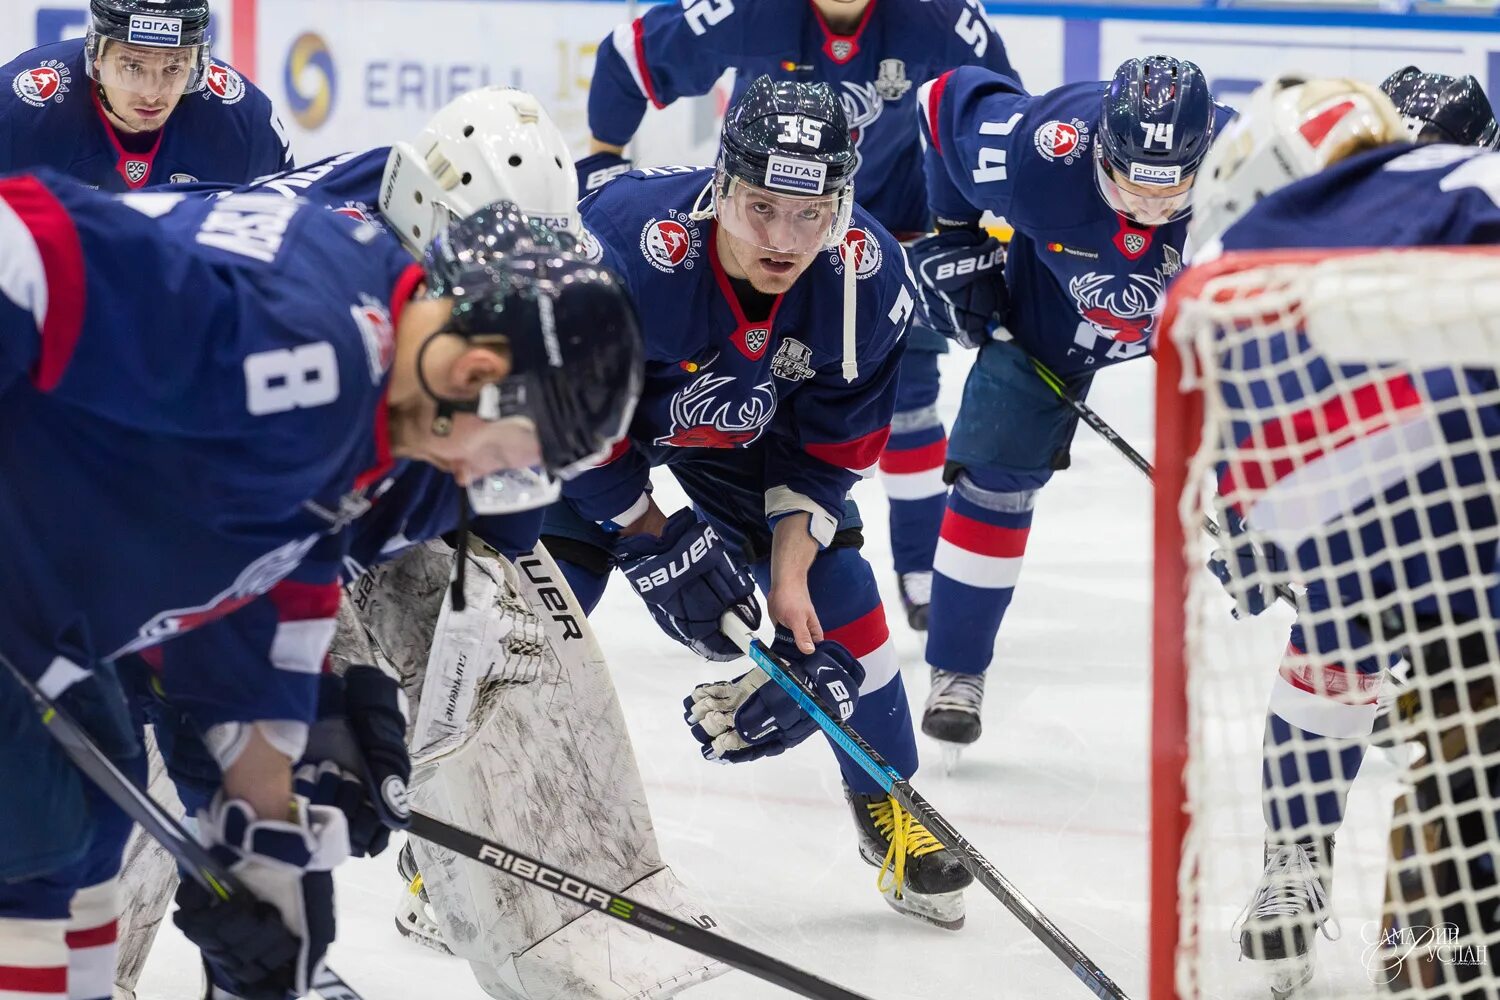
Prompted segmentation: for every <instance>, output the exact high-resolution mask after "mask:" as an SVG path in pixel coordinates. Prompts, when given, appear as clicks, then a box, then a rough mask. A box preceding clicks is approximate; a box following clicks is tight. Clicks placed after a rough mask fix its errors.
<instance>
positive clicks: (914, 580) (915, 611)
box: [896, 569, 932, 632]
mask: <svg viewBox="0 0 1500 1000" xmlns="http://www.w3.org/2000/svg"><path fill="white" fill-rule="evenodd" d="M896 586H897V588H898V589H899V590H900V591H901V606H902V607H903V608H905V609H906V624H908V625H910V626H911V627H912V629H913V630H914V631H917V632H926V631H927V615H928V612H929V611H931V610H932V570H930V569H929V570H924V571H921V572H917V573H897V574H896Z"/></svg>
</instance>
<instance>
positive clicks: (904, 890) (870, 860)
mask: <svg viewBox="0 0 1500 1000" xmlns="http://www.w3.org/2000/svg"><path fill="white" fill-rule="evenodd" d="M844 797H845V798H847V799H848V800H849V807H850V808H851V809H853V810H854V825H855V826H856V827H857V828H858V829H859V856H860V857H861V858H863V859H864V860H865V863H866V864H868V865H871V866H873V867H875V868H879V869H880V877H879V879H878V880H877V882H876V884H877V885H878V886H879V888H880V894H881V895H882V896H884V897H885V901H886V902H887V903H889V904H890V906H891V908H892V909H894V910H895V911H896V912H898V913H904V914H906V915H907V916H909V917H916V918H917V919H918V920H925V921H927V922H928V923H930V924H935V925H937V926H938V927H942V928H944V929H945V930H950V931H956V930H958V929H959V928H960V927H962V926H963V925H964V888H965V887H967V886H968V884H969V883H970V882H972V881H974V877H973V876H972V875H970V874H969V873H968V872H967V871H965V870H964V866H963V865H961V864H960V863H959V861H958V859H957V858H956V857H954V855H953V852H952V851H950V850H948V849H947V848H946V847H944V846H943V845H942V844H940V843H938V842H937V840H936V839H935V838H934V837H933V836H932V834H931V833H929V832H928V831H927V828H926V827H925V826H923V825H922V824H921V823H918V822H917V821H916V819H915V818H913V817H912V815H911V814H910V813H908V812H907V811H906V810H905V809H902V808H901V807H900V806H899V805H897V804H896V800H895V799H892V798H890V797H889V796H887V795H885V794H884V793H880V792H877V793H876V794H874V795H861V794H859V793H857V792H854V791H852V790H851V789H850V788H849V786H847V785H845V786H844Z"/></svg>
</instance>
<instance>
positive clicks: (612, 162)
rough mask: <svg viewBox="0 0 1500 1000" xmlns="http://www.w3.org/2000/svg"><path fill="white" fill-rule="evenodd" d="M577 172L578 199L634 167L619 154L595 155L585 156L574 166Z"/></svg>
mask: <svg viewBox="0 0 1500 1000" xmlns="http://www.w3.org/2000/svg"><path fill="white" fill-rule="evenodd" d="M574 167H575V169H577V171H578V197H580V198H582V197H584V196H586V195H589V194H592V193H594V192H595V191H597V190H599V189H600V188H602V187H603V186H604V185H606V184H608V183H609V182H610V181H612V180H614V179H615V178H616V177H619V176H620V175H621V174H628V173H630V171H631V170H632V169H634V165H633V164H632V163H631V162H630V161H629V160H627V159H625V157H623V156H621V155H620V154H619V153H595V154H594V155H593V156H585V157H584V158H583V159H581V160H579V161H578V162H577V163H576V164H574Z"/></svg>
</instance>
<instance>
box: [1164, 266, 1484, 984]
mask: <svg viewBox="0 0 1500 1000" xmlns="http://www.w3.org/2000/svg"><path fill="white" fill-rule="evenodd" d="M1161 339H1162V340H1163V341H1165V343H1162V344H1160V345H1159V351H1160V353H1161V355H1162V360H1163V364H1162V379H1163V381H1164V383H1165V382H1166V381H1167V380H1169V379H1170V380H1171V382H1172V384H1170V385H1167V384H1164V385H1163V386H1162V387H1161V388H1160V389H1159V400H1158V415H1157V420H1158V451H1159V455H1160V456H1161V457H1160V462H1161V465H1162V468H1160V469H1159V470H1158V472H1159V477H1158V490H1159V494H1161V495H1159V497H1158V516H1157V525H1158V544H1157V560H1158V566H1157V594H1156V600H1157V614H1158V630H1157V651H1156V671H1157V674H1156V681H1155V683H1156V685H1157V687H1158V690H1157V706H1158V708H1157V713H1158V714H1157V718H1156V721H1155V725H1154V738H1155V740H1156V741H1157V742H1156V748H1155V751H1154V753H1155V762H1156V763H1155V766H1156V772H1155V779H1156V780H1155V784H1154V794H1155V796H1156V801H1155V805H1154V807H1153V809H1154V815H1155V817H1156V820H1155V823H1154V828H1155V829H1156V833H1155V834H1154V836H1155V837H1156V838H1157V840H1156V842H1155V843H1154V844H1153V863H1154V864H1155V865H1158V866H1160V865H1164V864H1167V863H1172V862H1173V861H1174V860H1175V865H1176V868H1175V878H1172V879H1170V880H1167V879H1166V878H1165V877H1164V876H1162V875H1161V874H1160V873H1154V874H1153V881H1154V885H1155V886H1156V889H1157V895H1156V898H1155V900H1154V906H1155V909H1154V912H1153V956H1152V962H1153V979H1152V982H1153V988H1152V993H1153V996H1154V997H1156V998H1158V1000H1160V998H1164V997H1166V996H1171V995H1175V996H1181V997H1198V996H1204V997H1265V996H1267V991H1268V989H1271V988H1277V989H1280V990H1285V989H1289V988H1292V987H1297V991H1296V994H1295V995H1297V996H1307V997H1345V996H1349V997H1364V996H1380V995H1385V994H1389V993H1393V992H1395V993H1399V994H1400V995H1404V996H1411V997H1423V998H1426V997H1432V998H1437V997H1445V998H1446V997H1487V998H1495V997H1497V996H1500V976H1497V973H1496V966H1497V963H1500V890H1497V888H1496V860H1497V856H1500V820H1497V815H1496V799H1497V795H1500V707H1497V704H1496V697H1495V674H1496V671H1497V670H1500V652H1497V617H1500V585H1497V579H1500V578H1497V567H1496V542H1497V536H1500V531H1497V527H1496V525H1497V517H1496V511H1497V504H1500V475H1497V463H1500V388H1497V372H1496V366H1497V365H1500V252H1490V251H1484V250H1437V249H1430V250H1429V249H1422V250H1413V251H1356V252H1317V253H1311V252H1305V251H1292V252H1276V253H1254V254H1242V255H1235V254H1231V255H1228V256H1226V257H1224V258H1222V259H1221V260H1219V261H1216V262H1214V263H1212V264H1210V265H1207V266H1204V267H1199V268H1193V269H1190V270H1189V271H1187V272H1185V273H1184V274H1183V275H1182V276H1180V277H1179V279H1178V281H1177V282H1176V283H1175V284H1174V287H1173V290H1172V293H1171V295H1170V297H1169V303H1168V307H1167V311H1166V313H1165V315H1164V317H1163V322H1162V334H1161ZM1174 456H1175V458H1174ZM1205 521H1211V522H1213V523H1212V524H1211V525H1206V524H1205ZM1212 528H1217V529H1218V537H1214V536H1213V535H1212V534H1211V532H1210V529H1212ZM1216 558H1217V560H1218V562H1219V564H1220V566H1221V567H1222V569H1221V574H1220V575H1222V576H1224V577H1225V578H1226V579H1227V581H1228V583H1227V585H1226V584H1225V583H1223V582H1221V580H1220V579H1219V578H1217V577H1216V575H1215V574H1214V573H1213V572H1211V571H1210V570H1209V569H1207V568H1206V566H1207V564H1209V562H1210V561H1211V560H1214V559H1216ZM1278 591H1279V593H1278ZM1262 606H1264V608H1263V610H1262ZM1164 609H1165V612H1164ZM1179 610H1180V613H1181V618H1180V619H1179V618H1178V617H1177V614H1178V612H1179ZM1235 610H1237V611H1238V617H1235V616H1234V615H1232V613H1231V612H1232V611H1235ZM1252 612H1259V613H1258V614H1255V613H1252ZM1164 613H1165V615H1166V617H1162V616H1163V614H1164ZM1164 625H1165V626H1166V627H1165V628H1164V627H1163V626H1164ZM1179 626H1180V630H1179ZM1163 686H1165V688H1166V690H1163ZM1163 706H1165V708H1164V707H1163ZM1330 841H1331V843H1330ZM1164 859H1165V860H1164ZM1325 918H1326V919H1325ZM1164 923H1170V924H1171V925H1172V926H1170V927H1167V928H1164V927H1163V926H1162V925H1163V924H1164ZM1309 957H1311V958H1313V959H1315V964H1311V965H1310V964H1309V961H1308V959H1309ZM1166 964H1169V965H1170V976H1167V975H1164V974H1163V973H1162V966H1163V965H1166ZM1309 973H1311V978H1310V979H1309V980H1308V981H1307V982H1306V983H1305V984H1303V983H1301V982H1300V980H1302V979H1304V978H1306V977H1307V976H1308V975H1309Z"/></svg>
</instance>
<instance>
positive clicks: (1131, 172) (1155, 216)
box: [1094, 56, 1214, 226]
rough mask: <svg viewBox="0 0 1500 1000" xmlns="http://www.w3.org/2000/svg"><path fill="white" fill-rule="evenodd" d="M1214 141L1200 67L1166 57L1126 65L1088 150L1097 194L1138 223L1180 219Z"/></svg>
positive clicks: (1106, 99)
mask: <svg viewBox="0 0 1500 1000" xmlns="http://www.w3.org/2000/svg"><path fill="white" fill-rule="evenodd" d="M1213 139H1214V101H1213V97H1212V96H1211V95H1210V94H1209V92H1208V81H1207V80H1205V79H1204V78H1203V71H1202V70H1200V69H1199V68H1198V67H1197V66H1196V65H1194V64H1193V63H1190V62H1188V61H1187V60H1185V59H1174V58H1172V57H1171V56H1148V57H1147V58H1145V59H1129V60H1126V61H1125V62H1124V63H1123V64H1121V66H1120V68H1119V69H1117V70H1115V75H1114V79H1113V80H1111V81H1110V85H1109V89H1108V90H1107V91H1106V92H1105V94H1104V104H1103V108H1102V109H1101V111H1100V116H1099V141H1098V142H1097V143H1096V144H1095V146H1094V177H1095V180H1096V181H1097V183H1098V186H1099V193H1100V194H1101V195H1103V197H1104V200H1105V201H1106V202H1108V203H1109V205H1110V207H1111V208H1113V209H1114V210H1115V211H1116V212H1119V213H1120V214H1122V215H1125V216H1127V217H1129V218H1131V219H1134V220H1135V221H1136V222H1138V223H1140V224H1142V225H1153V226H1154V225H1161V224H1162V223H1165V222H1170V221H1172V220H1174V219H1177V218H1180V217H1181V216H1182V215H1183V214H1184V213H1185V212H1186V211H1187V209H1188V201H1189V185H1190V184H1191V183H1192V180H1193V175H1194V173H1196V171H1197V170H1198V166H1199V165H1200V164H1201V163H1202V162H1203V158H1204V156H1205V155H1207V153H1208V148H1209V146H1210V145H1211V144H1212V143H1213ZM1155 192H1160V193H1159V194H1158V193H1155Z"/></svg>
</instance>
